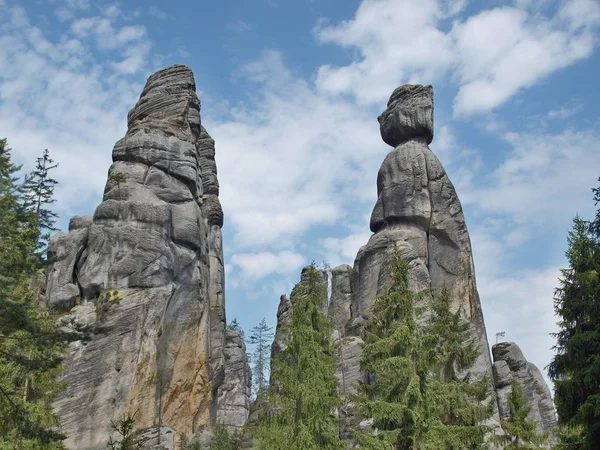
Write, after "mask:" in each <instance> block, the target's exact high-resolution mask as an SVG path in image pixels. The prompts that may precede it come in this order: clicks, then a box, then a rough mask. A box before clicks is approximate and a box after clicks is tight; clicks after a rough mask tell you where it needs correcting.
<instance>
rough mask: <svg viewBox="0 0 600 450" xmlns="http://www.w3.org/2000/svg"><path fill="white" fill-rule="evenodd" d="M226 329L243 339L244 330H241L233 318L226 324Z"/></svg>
mask: <svg viewBox="0 0 600 450" xmlns="http://www.w3.org/2000/svg"><path fill="white" fill-rule="evenodd" d="M227 329H228V330H231V331H236V332H237V333H239V335H240V336H241V338H242V339H244V330H242V327H241V326H240V323H239V322H238V320H237V319H236V318H235V317H234V318H233V320H232V321H231V322H230V323H228V324H227Z"/></svg>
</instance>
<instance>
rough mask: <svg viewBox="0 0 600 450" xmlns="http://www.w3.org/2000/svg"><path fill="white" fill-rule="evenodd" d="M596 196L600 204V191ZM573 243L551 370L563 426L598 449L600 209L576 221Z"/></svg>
mask: <svg viewBox="0 0 600 450" xmlns="http://www.w3.org/2000/svg"><path fill="white" fill-rule="evenodd" d="M599 181H600V179H599ZM593 192H594V200H595V204H596V206H598V203H600V188H595V189H593ZM567 242H568V249H567V252H566V256H567V260H568V262H569V268H567V269H563V270H561V274H562V277H561V278H560V279H559V287H558V288H557V289H556V291H555V298H554V311H555V313H556V315H557V316H559V317H560V321H559V324H558V325H559V327H560V331H559V332H558V333H556V334H555V335H554V336H555V338H556V341H557V342H556V345H555V346H554V349H555V350H556V352H557V353H556V355H555V356H554V358H553V360H552V362H551V363H550V365H549V369H548V372H549V375H550V378H551V379H552V380H553V381H554V386H555V398H554V400H555V403H556V409H557V412H558V421H559V425H561V426H562V427H568V428H569V429H571V430H577V429H579V430H581V429H583V440H584V444H583V447H581V448H582V449H593V448H598V443H600V381H599V380H600V279H599V277H600V209H598V210H597V213H596V217H595V218H594V220H592V221H585V220H583V219H581V218H580V217H578V216H577V217H575V219H574V220H573V228H572V230H571V231H570V232H569V234H568V239H567ZM570 438H573V435H572V433H571V435H570Z"/></svg>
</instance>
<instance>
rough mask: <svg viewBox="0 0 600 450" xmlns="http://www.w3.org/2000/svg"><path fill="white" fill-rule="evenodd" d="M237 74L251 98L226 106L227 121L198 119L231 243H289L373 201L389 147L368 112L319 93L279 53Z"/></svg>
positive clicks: (257, 245) (243, 245)
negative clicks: (209, 146) (213, 149)
mask: <svg viewBox="0 0 600 450" xmlns="http://www.w3.org/2000/svg"><path fill="white" fill-rule="evenodd" d="M237 77H238V80H240V81H245V82H247V81H250V82H253V83H256V84H255V85H254V84H253V85H252V88H253V89H254V86H256V88H255V89H254V92H255V100H256V102H252V103H250V104H247V105H241V106H240V105H238V106H235V107H233V108H231V109H230V111H229V112H230V118H229V119H227V120H220V121H216V120H214V118H206V117H204V118H203V119H204V122H205V123H206V126H207V129H208V131H209V132H210V133H211V134H212V135H213V137H214V138H215V140H216V143H217V163H218V166H219V180H220V183H221V202H222V204H223V208H224V210H225V211H227V217H228V220H230V221H231V222H232V223H233V225H234V227H235V230H234V233H235V244H236V245H239V246H242V247H262V246H265V245H272V246H274V247H286V246H289V244H287V242H289V240H290V239H291V238H292V237H298V236H300V235H301V234H302V233H304V232H305V231H307V230H308V229H310V228H311V227H313V226H318V225H334V224H335V223H337V221H339V220H340V219H342V218H343V217H344V216H345V214H346V211H347V210H348V208H349V207H351V206H356V205H360V204H363V203H367V204H368V207H369V208H370V207H372V202H374V200H375V198H374V195H375V174H376V172H377V168H378V167H379V164H380V163H381V160H382V159H383V155H384V154H385V152H386V146H385V144H383V143H382V142H381V139H380V138H379V136H378V134H379V133H378V124H377V122H376V120H375V119H374V117H373V114H368V113H365V112H364V111H363V112H361V111H360V110H359V109H357V108H356V107H355V105H353V104H352V103H350V102H348V101H345V100H341V99H339V100H333V101H332V100H329V99H325V98H323V97H321V96H320V95H319V94H318V93H317V92H315V90H314V88H313V87H311V85H310V84H309V83H307V82H306V81H304V80H302V79H301V78H298V77H295V76H294V75H293V73H291V72H290V71H289V69H288V68H287V67H286V66H285V64H284V62H283V60H282V57H281V55H280V54H279V53H278V52H273V51H270V52H266V53H265V54H264V55H263V57H262V58H261V59H259V60H257V61H254V62H252V63H251V64H249V65H247V66H245V67H244V68H243V70H241V71H240V72H239V73H238V75H237ZM342 193H343V194H342Z"/></svg>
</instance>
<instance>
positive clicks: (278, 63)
mask: <svg viewBox="0 0 600 450" xmlns="http://www.w3.org/2000/svg"><path fill="white" fill-rule="evenodd" d="M599 37H600V3H598V2H597V1H596V0H563V1H559V0H515V1H504V2H503V1H493V0H481V1H470V2H469V1H466V0H462V1H460V0H420V1H418V2H416V1H414V0H363V1H355V0H343V1H342V0H335V1H334V0H296V1H287V0H227V1H221V2H214V1H210V2H209V1H183V0H182V1H171V2H161V1H156V2H154V3H152V2H146V1H144V2H142V1H133V0H132V1H122V2H119V3H111V2H103V1H94V2H92V1H88V0H46V1H41V0H39V1H35V0H31V1H28V0H25V1H23V0H20V1H14V0H0V135H1V136H3V137H4V136H5V137H7V138H8V140H9V143H10V145H11V147H12V148H13V154H14V157H15V159H16V160H17V161H18V162H20V163H23V164H24V165H25V167H26V168H29V167H31V164H32V163H33V161H34V159H35V157H36V156H38V155H39V154H40V153H41V151H42V150H43V149H44V148H48V149H49V150H50V152H51V154H52V155H53V156H54V158H55V159H56V160H57V161H58V162H59V163H60V166H59V168H58V169H57V172H56V178H57V179H58V180H59V182H60V185H59V188H58V189H57V191H56V194H57V198H58V203H57V211H58V212H59V213H60V214H61V222H60V225H61V227H63V228H64V227H66V224H67V223H68V218H69V217H70V216H71V215H74V214H79V215H91V214H93V211H94V208H95V207H96V205H97V204H98V203H99V202H100V200H101V195H102V191H103V188H104V183H105V181H106V174H107V170H108V167H109V166H110V162H111V150H112V146H113V144H114V142H115V141H116V140H118V139H119V138H120V137H122V136H123V135H124V133H125V127H126V114H127V111H128V109H129V108H131V107H132V106H133V105H134V104H135V102H136V100H137V97H138V96H139V94H140V92H141V89H142V87H143V84H144V82H145V80H146V78H147V77H148V76H149V75H150V74H151V73H152V72H154V71H155V70H158V69H160V68H163V67H166V66H168V65H170V64H173V63H184V64H187V65H188V66H189V67H190V68H191V69H192V70H193V71H194V74H195V77H196V82H197V87H198V90H199V96H200V98H201V101H202V120H203V123H204V125H205V126H206V128H207V129H208V131H209V133H211V134H212V136H213V137H214V138H215V140H216V146H217V165H218V171H219V181H220V184H221V202H222V205H223V209H224V212H225V218H226V220H225V226H224V240H225V258H226V261H227V267H226V269H227V288H226V289H227V290H226V301H227V314H228V318H229V319H232V318H233V317H237V318H238V320H239V321H240V322H241V324H242V326H243V327H244V328H246V329H248V328H250V327H252V326H253V325H255V324H256V323H258V322H259V321H260V319H261V318H262V317H266V319H267V321H268V322H269V323H270V324H272V325H274V323H275V314H276V307H277V304H278V301H279V295H280V294H282V293H289V291H290V289H291V287H292V286H293V284H294V282H295V281H297V280H298V278H299V273H300V269H301V267H302V266H303V265H306V264H308V263H310V261H311V260H315V261H317V262H321V261H326V262H328V263H329V264H330V265H331V266H332V267H333V266H335V265H337V264H341V263H348V264H352V261H353V259H354V256H355V255H356V251H357V250H358V248H359V247H360V246H361V245H363V244H365V243H366V242H367V240H368V238H369V235H370V232H369V227H368V218H369V215H370V213H371V209H372V207H373V205H374V202H375V198H376V185H375V181H376V176H377V170H378V168H379V165H380V164H381V162H382V161H383V158H384V156H385V155H386V153H387V152H388V151H389V150H390V148H389V147H387V146H386V145H385V144H384V143H383V142H382V141H381V138H380V137H379V127H378V123H377V120H376V117H377V115H378V114H379V113H381V112H382V111H383V108H384V106H385V103H386V101H387V98H388V96H389V95H390V93H391V92H392V90H393V89H394V88H395V87H396V86H398V85H400V84H404V83H408V82H411V83H423V84H433V86H434V92H435V136H434V141H433V143H432V145H431V148H432V150H433V151H434V152H435V153H436V154H437V155H438V156H439V158H440V159H441V160H442V162H443V164H444V165H445V167H446V169H447V171H448V173H449V176H450V178H451V180H452V181H453V183H454V185H455V187H456V189H457V191H458V194H459V197H460V199H461V202H462V204H463V208H464V210H465V215H466V219H467V225H468V228H469V231H470V233H471V239H472V244H473V251H474V258H475V267H476V273H477V283H478V288H479V293H480V295H481V299H482V305H483V311H484V316H485V320H486V325H487V330H488V335H489V336H490V337H491V338H490V340H491V341H493V340H494V338H493V335H494V333H496V332H498V331H506V339H507V340H511V341H515V342H517V343H518V344H519V345H520V346H521V348H522V349H523V351H524V353H525V356H526V357H527V358H528V359H529V360H531V361H532V362H534V363H536V364H537V365H538V366H539V367H540V368H541V369H543V367H544V366H546V365H547V364H548V362H549V361H550V358H551V355H552V352H551V351H550V347H551V346H552V344H553V340H552V338H551V337H550V336H549V333H550V332H552V331H554V330H555V322H556V319H555V317H554V316H553V308H552V305H553V302H552V296H553V290H554V288H555V287H556V286H557V278H558V276H559V269H560V268H561V267H564V266H565V264H566V262H565V258H564V251H565V249H566V233H567V230H568V229H569V227H570V223H571V219H572V217H573V216H574V215H575V214H576V213H579V214H580V215H582V216H584V217H590V216H591V214H592V213H593V211H594V205H593V202H592V194H591V188H592V187H595V186H597V185H598V183H597V179H598V177H599V176H600V145H599V144H598V142H599V138H600V114H599V113H600V106H599V105H600V94H599V92H598V89H597V79H598V74H599V73H600V53H599V52H598V40H599Z"/></svg>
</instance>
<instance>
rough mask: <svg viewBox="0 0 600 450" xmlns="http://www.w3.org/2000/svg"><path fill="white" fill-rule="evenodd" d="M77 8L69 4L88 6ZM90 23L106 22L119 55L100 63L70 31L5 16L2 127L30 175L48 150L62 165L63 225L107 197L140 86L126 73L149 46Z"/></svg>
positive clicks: (0, 40) (125, 31) (124, 31)
mask: <svg viewBox="0 0 600 450" xmlns="http://www.w3.org/2000/svg"><path fill="white" fill-rule="evenodd" d="M73 5H75V6H71V5H67V6H69V7H81V8H83V7H84V6H85V4H84V3H81V2H80V3H73ZM15 17H17V18H18V20H15ZM90 19H91V21H92V23H94V24H97V23H107V24H108V25H107V27H106V29H107V30H111V32H114V34H115V35H114V36H112V37H111V39H114V41H112V43H111V44H110V45H111V47H113V50H116V51H117V53H110V54H105V55H103V57H102V60H101V61H99V60H97V59H96V58H95V55H94V52H93V49H92V48H90V45H93V44H92V43H91V42H90V41H88V40H86V39H85V38H83V39H82V38H81V37H80V36H77V35H76V34H74V33H72V32H71V27H65V28H64V31H63V33H62V34H58V35H56V34H54V35H49V34H46V33H44V32H43V31H42V30H41V29H39V28H38V27H37V26H35V25H31V21H30V20H29V18H28V17H27V14H26V13H24V12H23V11H19V12H18V13H16V15H15V14H12V15H11V16H9V17H4V18H0V27H2V28H1V29H2V34H0V65H1V66H2V67H3V70H2V71H1V73H0V129H1V130H2V133H3V134H4V135H5V136H6V137H7V138H8V141H9V143H10V145H11V147H12V148H13V149H14V153H13V154H14V156H15V158H17V160H18V162H19V163H24V164H25V169H29V168H30V167H31V165H32V164H33V162H34V161H35V158H36V157H37V156H39V154H41V152H42V151H43V150H44V149H45V148H48V149H49V150H50V153H51V155H52V157H53V158H54V159H55V160H56V161H58V162H59V167H58V169H57V170H56V173H55V174H54V175H55V177H56V178H57V179H58V181H59V185H58V187H57V191H56V194H57V195H56V196H57V199H58V203H57V211H58V212H59V213H60V215H61V216H62V217H63V218H64V219H65V220H66V219H68V216H69V215H70V214H71V212H72V211H73V210H74V209H80V208H81V207H82V205H86V203H87V206H86V207H85V209H86V210H87V212H88V213H92V210H91V209H90V208H91V207H93V205H94V204H95V203H97V199H98V197H99V196H100V195H101V193H102V191H103V187H104V183H105V182H106V170H107V169H108V167H109V166H110V149H111V148H112V146H113V145H114V142H115V140H116V139H118V138H119V137H121V136H122V135H123V134H124V133H125V128H126V120H125V118H126V116H127V111H128V110H129V108H131V107H132V105H134V104H135V102H136V100H137V97H138V96H139V93H140V92H141V88H142V85H141V84H140V83H139V81H132V79H130V78H126V77H123V76H122V75H121V72H122V71H124V70H125V69H127V71H128V72H129V73H131V72H134V71H137V72H138V73H139V71H140V70H141V69H142V67H144V64H145V61H144V59H143V54H144V52H146V53H147V52H148V49H147V47H146V48H143V49H142V51H139V49H140V46H143V45H145V41H144V40H140V39H139V36H143V33H140V32H139V31H134V30H139V29H138V28H135V27H121V26H119V25H118V24H117V23H116V22H113V21H111V20H109V19H107V18H105V17H104V18H101V17H96V18H90ZM7 20H8V21H7ZM77 20H79V19H75V21H77ZM102 21H104V22H102ZM75 28H76V29H77V27H75ZM82 30H86V28H85V26H84V27H82V28H81V29H80V31H81V32H84V31H82ZM87 31H88V32H89V31H90V30H87ZM93 33H96V31H94V32H93ZM99 36H100V35H98V37H99ZM136 36H138V38H136ZM144 38H145V37H144ZM119 53H120V54H122V55H123V56H122V58H119V56H118V55H119ZM131 53H137V57H136V58H135V59H134V60H128V58H129V57H131ZM100 62H102V64H100ZM113 67H114V70H113ZM32 99H35V101H32ZM32 130H35V132H32ZM90 198H94V199H95V201H94V202H91V203H90V202H89V199H90Z"/></svg>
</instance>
